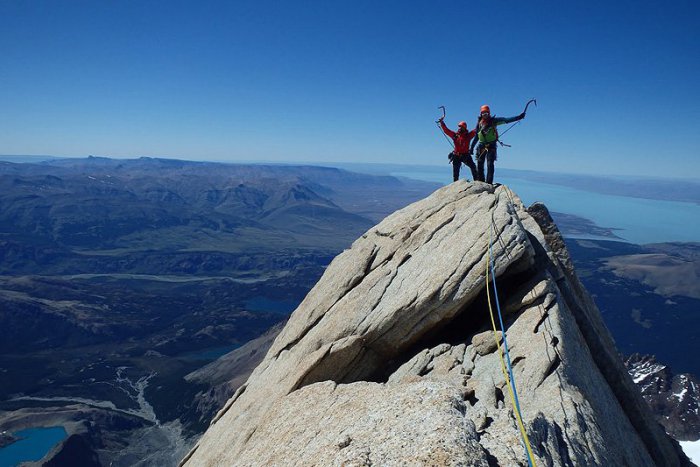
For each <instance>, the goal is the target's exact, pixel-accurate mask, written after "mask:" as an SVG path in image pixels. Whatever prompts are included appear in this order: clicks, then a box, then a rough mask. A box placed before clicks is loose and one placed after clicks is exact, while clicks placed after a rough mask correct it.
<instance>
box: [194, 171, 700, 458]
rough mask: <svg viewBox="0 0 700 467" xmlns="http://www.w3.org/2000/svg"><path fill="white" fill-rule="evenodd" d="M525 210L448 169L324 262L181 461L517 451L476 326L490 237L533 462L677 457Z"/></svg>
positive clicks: (497, 371) (537, 215) (541, 213)
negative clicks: (447, 177)
mask: <svg viewBox="0 0 700 467" xmlns="http://www.w3.org/2000/svg"><path fill="white" fill-rule="evenodd" d="M532 212H533V214H534V217H533V216H531V215H530V214H529V213H528V212H527V211H526V210H525V209H524V207H523V206H522V203H521V202H520V200H519V199H518V198H517V197H516V196H515V195H513V194H512V192H510V190H508V189H507V187H503V186H502V187H498V188H494V187H493V186H491V185H487V184H484V183H468V182H464V181H461V182H456V183H453V184H451V185H449V186H447V187H444V188H442V189H440V190H438V191H436V192H435V193H433V194H432V195H431V196H429V197H428V198H426V199H424V200H421V201H419V202H417V203H414V204H412V205H410V206H408V207H406V208H404V209H402V210H400V211H397V212H396V213H394V214H392V215H391V216H389V217H387V218H386V219H385V220H384V221H383V222H381V223H380V224H379V225H377V226H375V227H373V228H372V229H370V230H369V231H368V232H367V233H365V234H364V235H363V236H362V237H361V238H359V239H358V240H357V241H356V242H355V243H354V244H353V245H352V247H351V248H350V249H348V250H346V251H344V252H343V253H341V254H340V255H338V257H336V258H335V259H334V260H333V262H332V263H331V264H330V265H329V267H328V268H327V270H326V272H325V274H324V275H323V277H322V278H321V279H320V280H319V282H318V283H317V284H316V286H315V287H314V288H313V289H312V290H311V292H309V294H308V296H307V297H306V298H305V299H304V301H303V302H302V303H301V304H300V306H299V307H298V308H297V310H296V311H295V312H294V314H293V315H292V317H291V318H290V320H289V322H288V323H287V325H286V326H285V328H284V329H283V330H282V332H281V333H280V334H279V336H278V337H277V339H276V340H275V342H274V343H273V345H272V347H271V348H270V350H269V352H268V353H267V355H266V357H265V359H264V360H263V361H262V363H261V364H260V365H259V366H258V367H257V368H256V370H255V371H254V372H253V374H252V375H251V376H250V378H249V379H248V381H247V382H246V383H245V384H244V385H243V386H242V387H241V388H239V390H238V391H237V392H236V394H235V395H234V396H233V397H232V398H231V399H230V400H229V401H228V403H227V404H226V406H225V407H224V408H223V409H222V410H221V412H220V413H219V414H218V415H217V416H216V417H215V419H214V421H213V422H212V425H211V427H210V428H209V430H208V431H207V432H206V433H205V435H204V436H203V437H202V439H201V440H200V442H199V443H198V444H197V446H196V447H195V448H194V449H193V451H192V452H191V453H190V454H189V455H188V456H187V457H186V458H185V460H184V462H185V463H186V464H187V465H188V466H190V465H372V464H376V465H484V466H487V465H494V463H495V464H498V465H517V464H518V463H520V464H526V458H525V455H524V451H523V448H522V445H521V439H520V435H519V432H518V429H517V427H516V424H515V419H514V417H513V410H512V408H511V406H510V402H509V400H508V397H507V396H505V394H506V393H507V387H506V381H505V378H504V376H503V374H502V372H501V363H500V357H499V356H498V353H497V351H496V343H495V340H493V339H494V338H493V336H492V335H491V334H490V331H489V330H488V329H489V326H490V324H489V323H490V321H489V315H488V313H489V312H488V307H487V305H486V299H485V279H486V278H485V272H486V264H487V256H488V251H489V246H490V244H492V246H493V253H492V254H493V258H494V264H495V272H496V276H497V280H498V283H499V292H500V298H501V300H502V303H503V309H504V313H505V314H506V332H507V336H508V343H509V345H510V350H511V355H510V357H511V360H512V362H513V365H514V374H515V378H516V383H517V385H518V391H519V395H520V406H521V408H522V412H523V421H524V424H525V427H526V429H527V432H528V435H529V437H530V441H531V444H532V450H533V453H534V455H535V458H536V460H537V461H538V463H540V464H542V465H635V466H645V465H649V466H651V465H687V464H688V461H687V459H686V458H685V457H684V456H683V455H682V453H679V449H678V448H677V445H674V443H673V442H672V441H671V439H670V438H668V436H666V435H665V433H664V432H663V430H661V429H660V428H659V426H658V425H657V424H656V422H654V421H653V417H652V416H651V414H650V413H649V410H648V408H647V407H646V406H645V405H644V403H643V401H642V399H641V396H639V394H638V393H637V392H636V389H635V388H634V386H633V384H632V382H631V380H630V378H629V376H628V375H627V373H626V371H625V370H624V366H623V364H622V362H621V361H620V360H619V357H617V353H616V350H615V347H614V344H613V342H612V339H611V338H610V336H609V334H608V333H607V330H606V329H605V327H604V325H603V324H602V320H601V319H600V314H599V312H598V310H597V309H596V308H595V304H594V303H593V301H592V300H591V299H590V297H589V296H588V295H587V293H586V292H585V289H583V286H581V284H580V283H579V282H578V279H577V278H576V277H575V273H574V271H573V267H572V266H571V262H570V260H569V258H568V253H567V252H566V249H565V247H564V244H563V242H562V240H561V237H560V236H559V234H558V231H557V230H556V226H554V224H553V223H552V221H551V218H549V215H548V213H547V212H546V208H544V207H543V206H541V205H539V206H536V207H534V208H533V210H532ZM498 338H501V336H500V335H499V336H498Z"/></svg>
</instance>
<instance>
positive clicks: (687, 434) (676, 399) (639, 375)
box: [625, 354, 700, 441]
mask: <svg viewBox="0 0 700 467" xmlns="http://www.w3.org/2000/svg"><path fill="white" fill-rule="evenodd" d="M625 365H627V370H628V371H629V373H630V376H632V379H633V380H634V382H635V383H636V384H637V386H638V387H639V390H640V391H641V393H642V396H643V397H644V400H645V401H647V403H648V404H649V407H651V410H652V412H653V413H654V414H656V418H657V420H658V421H659V423H661V425H663V427H664V428H665V429H666V432H668V433H669V434H670V435H671V436H673V437H674V439H677V440H681V441H697V440H699V439H700V381H698V379H697V378H696V377H695V376H693V375H691V374H688V373H684V374H674V373H673V372H672V371H671V369H670V368H669V367H667V366H666V365H662V364H661V363H659V362H658V361H657V360H656V358H655V357H653V356H651V355H639V354H632V355H630V356H629V357H627V358H626V359H625Z"/></svg>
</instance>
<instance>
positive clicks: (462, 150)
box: [440, 120, 476, 154]
mask: <svg viewBox="0 0 700 467" xmlns="http://www.w3.org/2000/svg"><path fill="white" fill-rule="evenodd" d="M440 126H441V127H442V131H444V132H445V134H446V135H447V136H449V137H450V138H452V141H454V143H455V154H467V153H468V152H469V142H470V141H471V140H472V138H473V137H474V136H476V130H472V131H463V132H460V133H455V132H454V131H452V130H450V129H449V128H447V125H445V122H443V121H442V120H440Z"/></svg>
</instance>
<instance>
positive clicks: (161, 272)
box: [0, 157, 437, 466]
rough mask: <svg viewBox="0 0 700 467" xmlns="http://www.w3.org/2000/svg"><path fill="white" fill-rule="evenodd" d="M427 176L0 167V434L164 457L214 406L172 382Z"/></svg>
mask: <svg viewBox="0 0 700 467" xmlns="http://www.w3.org/2000/svg"><path fill="white" fill-rule="evenodd" d="M436 186H437V185H435V184H430V183H424V182H415V183H414V182H412V181H409V180H399V179H396V178H394V177H386V176H382V177H376V176H369V175H361V174H353V173H350V172H347V171H344V170H339V169H331V168H322V167H303V166H281V165H269V166H266V165H235V164H216V163H206V162H188V161H174V160H164V159H151V158H141V159H136V160H113V159H108V158H100V157H90V158H86V159H65V160H49V161H44V162H41V163H21V164H20V163H10V162H0V375H1V380H2V384H0V432H2V431H4V430H11V431H15V430H17V429H22V428H24V427H30V426H35V425H37V424H38V425H44V426H46V425H63V426H65V427H66V430H67V431H68V433H69V438H68V440H67V441H66V442H65V446H64V448H65V449H63V450H61V452H62V453H63V454H64V455H65V456H68V454H70V456H73V454H75V453H76V452H77V453H79V455H80V458H83V459H95V458H99V462H100V463H101V464H103V465H114V466H119V465H133V463H134V462H135V460H138V459H143V458H144V456H146V455H147V456H148V457H149V459H150V462H151V464H152V465H173V464H174V463H176V462H177V460H178V459H179V458H180V457H181V456H182V455H183V453H182V452H181V450H182V449H185V450H186V448H187V446H188V443H189V442H191V437H192V436H193V435H195V434H197V433H200V432H201V431H202V430H203V429H204V426H205V425H206V424H207V423H208V419H209V417H210V416H211V415H212V414H211V413H210V412H208V411H207V410H214V409H215V408H216V407H215V404H216V403H217V402H216V401H217V400H219V399H217V398H216V397H214V396H215V395H213V396H212V397H213V402H212V404H210V405H209V406H208V408H207V407H205V405H204V404H203V403H198V402H197V400H198V398H196V397H195V396H196V395H197V394H204V393H206V392H207V391H210V390H211V388H212V387H213V385H212V384H210V382H206V381H205V380H201V381H198V380H194V379H190V380H186V379H184V377H185V376H186V375H188V374H190V373H192V372H193V371H195V370H197V369H199V368H201V367H202V366H204V365H206V364H207V363H209V362H212V361H213V360H216V359H217V358H218V357H219V356H221V355H223V354H226V353H227V352H229V351H231V350H233V349H235V348H237V347H240V346H241V345H244V344H245V343H246V342H248V341H251V340H254V339H255V338H257V337H258V336H260V335H261V334H263V333H264V332H265V331H266V330H267V329H269V328H270V327H271V326H273V325H274V324H275V323H278V322H280V321H283V320H285V319H286V318H287V316H288V314H289V313H290V311H291V310H292V309H294V308H295V307H296V305H297V304H298V303H299V302H300V301H301V299H302V298H303V296H304V295H305V294H306V293H307V292H308V290H309V289H310V288H311V286H312V285H313V284H314V283H315V282H316V280H317V279H318V277H320V275H321V274H322V272H323V269H324V268H325V267H326V266H327V264H328V263H329V262H330V260H331V259H332V258H333V257H334V256H335V255H336V254H337V253H339V252H340V251H342V250H343V249H344V248H347V247H348V246H349V245H350V243H351V242H352V241H353V240H354V239H355V238H357V237H358V236H359V235H361V234H362V233H363V232H364V231H366V230H367V229H368V228H369V227H370V226H371V225H373V224H374V223H375V221H376V219H381V218H383V217H384V216H386V215H387V214H389V213H390V212H393V211H394V210H396V209H398V208H400V207H403V206H405V205H406V204H409V203H410V202H412V201H414V200H415V199H418V198H421V197H423V196H425V195H426V194H428V193H430V192H432V191H433V189H434V188H435V187H436ZM202 400H204V398H203V397H202ZM10 441H11V440H10V439H7V440H6V442H10ZM71 453H72V454H71ZM65 456H64V457H63V458H64V459H65V458H66V457H65ZM70 456H68V457H70ZM57 459H59V460H60V459H61V457H60V455H59V456H58V457H57ZM56 462H58V461H56Z"/></svg>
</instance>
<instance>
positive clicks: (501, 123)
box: [493, 112, 525, 126]
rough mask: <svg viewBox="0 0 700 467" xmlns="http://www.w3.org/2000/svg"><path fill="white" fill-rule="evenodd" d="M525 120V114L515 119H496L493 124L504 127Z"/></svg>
mask: <svg viewBox="0 0 700 467" xmlns="http://www.w3.org/2000/svg"><path fill="white" fill-rule="evenodd" d="M523 118H525V112H523V113H521V114H520V115H516V116H515V117H494V118H493V124H494V125H496V126H498V125H503V124H504V123H513V122H517V121H518V120H522V119H523Z"/></svg>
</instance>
